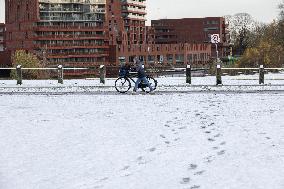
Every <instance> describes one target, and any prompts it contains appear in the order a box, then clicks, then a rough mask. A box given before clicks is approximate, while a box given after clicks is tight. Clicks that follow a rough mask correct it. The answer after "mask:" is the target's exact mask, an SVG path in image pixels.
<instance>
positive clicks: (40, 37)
mask: <svg viewBox="0 0 284 189" xmlns="http://www.w3.org/2000/svg"><path fill="white" fill-rule="evenodd" d="M34 39H35V40H82V39H103V40H107V39H108V37H106V36H105V35H37V36H35V37H34Z"/></svg>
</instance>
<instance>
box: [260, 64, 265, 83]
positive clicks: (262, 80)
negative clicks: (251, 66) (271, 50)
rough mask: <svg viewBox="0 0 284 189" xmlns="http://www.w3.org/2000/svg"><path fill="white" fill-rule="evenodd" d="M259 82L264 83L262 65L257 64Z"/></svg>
mask: <svg viewBox="0 0 284 189" xmlns="http://www.w3.org/2000/svg"><path fill="white" fill-rule="evenodd" d="M259 84H264V66H263V65H260V66H259Z"/></svg>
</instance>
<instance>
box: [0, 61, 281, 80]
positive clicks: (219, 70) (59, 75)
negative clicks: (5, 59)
mask: <svg viewBox="0 0 284 189" xmlns="http://www.w3.org/2000/svg"><path fill="white" fill-rule="evenodd" d="M95 69H97V68H92V67H88V68H70V67H66V68H65V67H63V66H62V65H59V66H58V67H55V68H23V67H22V66H21V65H17V67H15V68H0V70H16V76H17V85H22V78H23V74H22V71H23V70H55V71H57V78H58V83H61V84H63V77H64V70H66V71H67V70H73V71H76V70H86V71H92V70H95ZM98 70H99V77H100V83H103V84H104V83H105V77H106V67H105V65H100V67H99V69H98ZM194 70H208V69H202V68H198V69H192V67H191V65H187V67H186V68H180V69H179V70H178V71H181V72H183V73H184V71H185V74H186V83H188V84H192V80H191V78H192V71H194ZM223 70H236V71H238V70H240V71H241V70H249V71H254V72H259V84H260V85H261V84H264V81H265V77H264V76H265V71H267V70H274V71H281V70H284V68H264V66H263V65H260V66H259V68H222V67H221V65H217V67H216V85H222V71H223Z"/></svg>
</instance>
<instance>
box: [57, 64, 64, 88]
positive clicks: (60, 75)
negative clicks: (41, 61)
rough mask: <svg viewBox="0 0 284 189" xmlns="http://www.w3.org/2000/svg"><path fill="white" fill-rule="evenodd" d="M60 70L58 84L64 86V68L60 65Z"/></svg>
mask: <svg viewBox="0 0 284 189" xmlns="http://www.w3.org/2000/svg"><path fill="white" fill-rule="evenodd" d="M57 68H58V70H57V74H58V83H61V84H63V66H62V65H58V67H57Z"/></svg>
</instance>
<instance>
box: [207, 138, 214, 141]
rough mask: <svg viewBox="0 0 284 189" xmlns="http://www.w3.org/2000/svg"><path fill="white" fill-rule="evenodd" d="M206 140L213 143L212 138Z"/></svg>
mask: <svg viewBox="0 0 284 189" xmlns="http://www.w3.org/2000/svg"><path fill="white" fill-rule="evenodd" d="M207 140H208V141H210V142H214V141H215V139H213V138H208V139H207Z"/></svg>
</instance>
